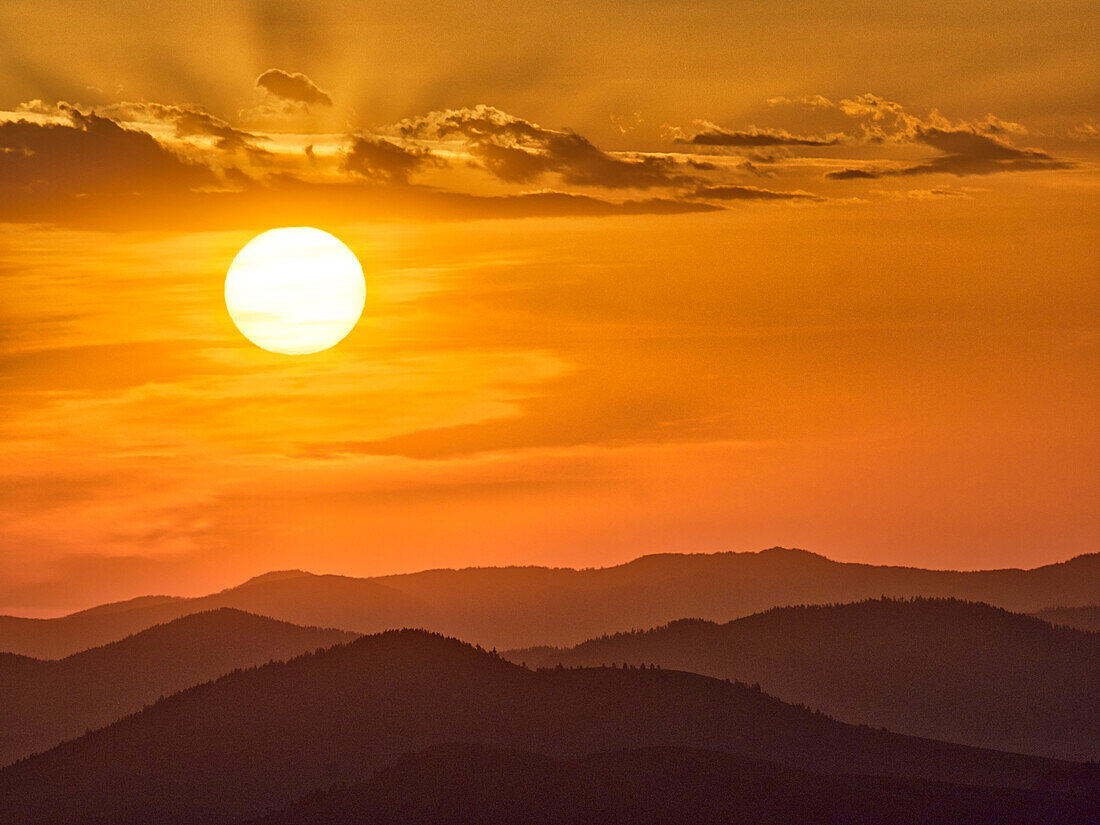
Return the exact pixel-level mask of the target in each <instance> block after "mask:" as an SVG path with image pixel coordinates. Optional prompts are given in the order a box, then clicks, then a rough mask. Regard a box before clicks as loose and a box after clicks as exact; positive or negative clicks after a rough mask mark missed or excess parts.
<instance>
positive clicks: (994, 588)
mask: <svg viewBox="0 0 1100 825" xmlns="http://www.w3.org/2000/svg"><path fill="white" fill-rule="evenodd" d="M878 596H892V597H898V598H908V597H912V596H938V597H953V598H961V599H969V600H973V601H982V602H986V603H988V604H993V605H997V606H1000V607H1004V608H1006V609H1009V610H1015V611H1019V612H1031V611H1035V610H1039V609H1042V608H1045V607H1049V606H1051V605H1057V604H1064V605H1074V604H1096V603H1097V602H1100V554H1092V555H1088V556H1078V557H1077V558H1075V559H1071V560H1070V561H1067V562H1063V563H1061V564H1052V565H1047V566H1046V567H1038V568H1036V569H1034V570H987V571H979V572H950V571H939V570H921V569H917V568H909V567H875V566H872V565H866V564H843V563H839V562H834V561H830V560H829V559H826V558H824V557H823V556H818V555H814V554H813V553H807V552H805V551H802V550H784V549H781V548H773V549H771V550H764V551H761V552H759V553H715V554H709V555H708V554H695V555H672V554H666V555H655V556H643V557H642V558H639V559H636V560H635V561H632V562H630V563H628V564H623V565H619V566H617V567H606V568H598V569H588V570H570V569H566V568H553V569H551V568H545V567H487V568H468V569H465V570H428V571H424V572H421V573H412V574H408V575H401V576H384V577H381V578H376V579H354V578H348V577H344V576H315V575H312V574H308V573H302V572H301V571H284V572H279V573H270V574H267V575H265V576H260V577H257V578H256V579H252V580H250V581H248V582H246V583H245V584H243V585H241V586H239V587H234V588H231V589H229V590H225V591H222V592H221V593H216V594H214V595H211V596H204V597H202V598H197V599H174V600H170V601H163V600H158V601H154V602H153V603H148V604H145V603H141V602H140V600H138V601H135V602H130V603H124V607H122V608H119V609H112V610H109V611H104V609H101V608H96V609H94V610H92V611H85V612H83V613H78V614H73V615H71V616H63V617H60V618H56V619H24V618H13V617H0V650H7V651H11V652H13V653H22V654H25V655H30V656H39V657H45V658H50V657H56V656H63V655H67V654H69V653H72V652H74V651H77V650H83V649H84V648H87V647H90V646H92V645H97V644H104V643H105V642H108V641H111V640H113V639H117V638H121V637H122V636H125V635H126V634H128V633H133V632H136V631H138V630H141V629H143V628H144V627H148V626H150V625H152V624H155V623H157V622H164V621H169V620H171V619H173V618H177V617H178V616H182V615H185V614H187V613H193V612H196V611H199V610H209V609H211V608H215V607H236V608H239V609H241V610H247V611H249V612H251V613H259V614H261V615H264V616H272V617H274V618H277V619H283V620H285V621H290V622H295V623H297V624H312V625H320V626H325V627H341V628H344V629H345V630H353V631H356V632H359V633H374V632H378V631H381V630H386V629H389V628H393V627H405V626H408V627H426V628H428V629H430V630H435V631H439V632H442V633H446V634H449V635H454V636H457V637H459V638H463V639H468V640H471V641H474V642H478V643H480V644H483V645H485V646H486V647H501V648H505V647H511V648H515V647H528V646H530V645H534V644H555V645H564V644H576V643H578V642H581V641H583V640H584V639H586V638H590V637H592V636H595V635H598V634H600V633H606V632H607V631H609V630H625V629H627V628H630V627H653V626H655V625H659V624H662V623H664V622H669V621H672V620H674V619H678V618H682V617H684V616H698V617H700V618H704V619H712V620H717V621H728V620H729V619H732V618H736V617H738V616H745V615H748V614H750V613H754V612H757V611H760V610H766V609H768V608H769V607H775V606H781V605H789V604H821V603H828V602H851V601H857V600H859V599H866V598H876V597H878Z"/></svg>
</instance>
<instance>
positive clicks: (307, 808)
mask: <svg viewBox="0 0 1100 825" xmlns="http://www.w3.org/2000/svg"><path fill="white" fill-rule="evenodd" d="M1097 816H1100V805H1098V803H1097V801H1096V799H1095V797H1093V796H1091V795H1090V794H1088V793H1086V792H1083V791H1078V792H1076V793H1073V792H1070V793H1065V792H1058V791H1049V790H1019V789H1002V788H976V787H969V786H965V785H945V784H941V783H936V782H924V781H920V780H904V779H891V778H883V777H862V776H822V775H819V774H811V773H805V772H803V771H797V770H794V769H792V768H785V767H782V766H780V765H775V764H773V763H769V762H760V761H757V760H753V759H746V758H745V757H741V756H734V755H732V754H725V753H715V752H713V751H701V750H692V749H687V748H643V749H637V750H629V751H619V752H615V753H603V754H596V755H593V756H587V757H583V758H580V759H571V760H557V759H551V758H550V757H547V756H540V755H537V754H531V753H524V752H520V751H510V750H502V749H499V748H492V747H489V746H485V745H469V744H447V745H438V746H435V747H432V748H428V749H426V750H424V751H420V752H418V753H413V754H408V755H406V756H404V757H402V758H401V759H400V760H399V761H398V762H397V764H396V765H393V766H391V767H388V768H384V769H382V770H380V771H378V772H377V773H376V774H375V775H374V776H372V777H371V778H370V779H369V780H367V781H365V782H362V783H358V784H355V785H352V786H349V787H346V788H339V789H335V790H332V791H330V792H328V793H322V792H317V793H314V794H311V795H309V796H307V797H306V798H304V799H302V800H299V801H298V802H296V803H295V804H293V805H290V806H288V807H286V808H284V809H282V810H280V811H278V812H276V813H272V814H270V815H268V816H265V817H262V818H261V819H258V820H255V821H254V822H252V823H250V825H361V823H364V822H369V823H371V825H446V823H459V822H461V823H470V822H477V823H479V825H514V823H520V822H522V823H524V824H525V825H674V824H675V823H683V824H684V825H729V823H741V822H744V823H750V822H751V823H754V825H791V823H815V825H858V823H867V825H1051V823H1055V822H1057V823H1059V825H1077V824H1079V825H1085V824H1086V823H1094V822H1095V821H1096V819H1095V818H1096V817H1097Z"/></svg>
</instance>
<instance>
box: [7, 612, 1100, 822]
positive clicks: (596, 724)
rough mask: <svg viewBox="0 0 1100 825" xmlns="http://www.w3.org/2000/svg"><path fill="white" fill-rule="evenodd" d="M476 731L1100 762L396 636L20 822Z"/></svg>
mask: <svg viewBox="0 0 1100 825" xmlns="http://www.w3.org/2000/svg"><path fill="white" fill-rule="evenodd" d="M444 742H474V743H481V744H490V745H495V746H500V747H507V748H515V749H519V750H526V751H531V752H535V753H541V754H545V755H549V756H554V757H557V758H576V757H579V756H584V755H588V754H592V753H597V752H601V751H605V750H608V749H627V748H637V747H649V746H673V747H693V748H701V749H706V750H715V751H721V752H728V753H734V754H738V755H741V756H745V757H748V758H751V759H764V760H767V761H775V762H780V763H783V764H786V765H788V766H791V767H795V768H798V769H801V770H810V771H814V772H822V773H855V774H875V775H895V776H900V777H905V778H911V779H926V780H927V779H930V780H936V781H948V782H960V783H964V784H976V785H988V786H1005V787H1022V788H1029V787H1036V786H1038V785H1042V784H1047V785H1055V786H1057V785H1059V783H1063V782H1064V779H1063V775H1065V774H1066V773H1067V772H1070V773H1074V772H1078V773H1079V772H1082V771H1083V772H1084V774H1085V775H1084V776H1076V775H1075V776H1074V778H1073V781H1074V782H1075V783H1076V784H1080V783H1081V782H1086V783H1087V784H1088V786H1089V787H1090V788H1092V787H1093V786H1094V785H1095V784H1096V783H1097V782H1098V776H1100V768H1097V767H1096V766H1091V767H1090V766H1076V765H1073V764H1071V763H1065V762H1057V761H1055V760H1046V759H1041V758H1038V757H1029V756H1020V755H1017V754H1006V753H1000V752H997V751H986V750H979V749H975V748H967V747H964V746H961V745H953V744H948V743H943V742H935V741H932V740H925V739H915V738H911V737H905V736H900V735H898V734H893V733H888V732H886V731H881V730H875V729H871V728H866V727H856V726H851V725H845V724H842V723H840V722H837V721H834V720H832V719H830V718H828V717H826V716H824V715H820V714H815V713H812V712H810V711H809V710H806V709H803V708H798V707H795V706H792V705H787V704H784V703H782V702H780V701H779V700H777V699H774V698H772V697H770V696H768V695H766V694H764V693H761V692H759V691H756V690H753V689H751V688H749V687H747V686H744V685H739V684H732V683H728V682H723V681H719V680H715V679H710V678H707V677H704V676H699V675H697V674H690V673H682V672H676V671H668V670H657V669H650V670H641V669H632V670H623V669H612V668H592V669H579V670H565V669H561V670H543V671H538V672H534V671H530V670H527V669H525V668H521V667H519V666H517V665H514V664H512V663H510V662H507V661H505V660H504V659H501V658H500V657H498V656H496V655H494V654H490V653H486V652H484V651H479V650H475V649H474V648H472V647H470V646H469V645H466V644H463V643H461V642H458V641H456V640H453V639H446V638H444V637H442V636H438V635H434V634H429V633H425V632H423V631H408V630H407V631H392V632H388V633H383V634H380V635H376V636H368V637H365V638H362V639H358V640H356V641H354V642H351V643H349V644H347V645H337V646H335V647H332V648H329V649H328V650H323V651H318V652H316V653H313V654H305V655H303V656H301V657H299V658H297V659H293V660H291V661H290V662H286V663H272V664H268V665H264V666H263V667H260V668H257V669H253V670H246V671H243V672H235V673H232V674H229V675H227V676H224V677H222V678H220V679H218V680H217V681H215V682H211V683H208V684H205V685H200V686H198V687H195V688H191V689H189V690H186V691H183V692H182V693H178V694H175V695H174V696H171V697H169V698H168V699H166V700H164V701H161V702H158V703H156V704H155V705H153V706H152V707H149V708H147V709H145V710H143V711H141V712H140V713H138V714H135V715H133V716H130V717H127V718H125V719H122V720H120V721H119V722H116V723H115V724H113V725H111V726H110V727H107V728H104V729H103V730H100V731H95V732H92V733H90V734H87V735H85V736H83V737H81V738H79V739H76V740H73V741H71V742H67V743H65V744H63V745H60V746H58V747H57V748H54V749H53V750H51V751H49V752H47V753H45V754H41V755H39V756H36V757H32V758H30V759H28V760H24V761H22V762H18V763H16V764H14V765H10V766H8V767H6V768H4V769H2V770H0V821H2V822H5V823H7V825H21V823H34V825H55V824H60V823H64V825H79V823H92V822H111V823H114V825H127V824H128V823H139V822H141V823H147V822H158V823H159V822H172V823H177V825H186V824H187V823H200V822H201V823H217V822H225V821H232V820H235V819H237V818H242V817H247V816H255V815H258V814H260V813H263V812H265V811H270V810H274V809H276V808H278V807H282V806H284V805H286V804H289V803H291V802H292V801H294V800H295V799H297V798H299V797H301V796H302V795H304V794H306V793H309V792H310V791H313V790H316V789H318V788H322V787H325V786H328V785H331V784H332V783H333V782H336V781H348V782H356V781H360V780H363V779H366V778H368V777H369V776H370V775H371V773H372V772H373V771H374V770H376V769H378V768H380V767H384V766H385V765H387V764H392V763H394V762H395V761H396V760H397V759H398V758H399V757H400V756H401V755H402V754H403V753H405V752H406V751H409V750H417V749H421V748H424V747H427V746H430V745H433V744H441V743H444Z"/></svg>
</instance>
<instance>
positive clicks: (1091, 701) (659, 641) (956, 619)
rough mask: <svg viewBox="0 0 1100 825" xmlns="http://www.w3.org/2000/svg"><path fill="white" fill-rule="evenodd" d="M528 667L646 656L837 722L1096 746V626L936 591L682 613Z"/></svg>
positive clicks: (548, 652)
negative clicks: (722, 615) (712, 614)
mask: <svg viewBox="0 0 1100 825" xmlns="http://www.w3.org/2000/svg"><path fill="white" fill-rule="evenodd" d="M504 655H505V656H506V657H507V658H509V659H511V660H513V661H516V662H521V661H525V662H526V663H527V664H528V665H533V666H553V665H556V664H559V663H561V664H565V665H566V666H581V665H600V664H603V663H611V662H618V663H622V662H629V663H631V664H640V663H647V664H649V663H652V664H659V665H661V666H662V667H668V668H676V669H678V670H690V671H694V672H697V673H704V674H707V675H709V676H716V677H719V678H731V679H739V680H741V681H743V682H748V683H754V682H758V683H759V684H760V686H761V687H762V688H763V689H764V690H765V691H767V692H768V693H771V694H772V695H774V696H778V697H779V698H781V699H784V700H785V701H789V702H797V703H804V704H807V705H809V706H810V707H814V708H820V709H821V710H823V711H824V712H826V713H829V714H831V715H833V716H836V717H838V718H840V719H843V720H845V721H848V722H862V723H867V724H870V725H874V726H876V727H877V726H885V727H887V728H889V729H890V730H894V731H899V732H901V733H908V734H912V735H915V736H927V737H931V738H934V739H946V740H949V741H952V742H963V743H965V744H969V745H977V746H981V747H990V748H998V749H1001V750H1011V751H1019V752H1023V753H1036V754H1040V755H1043V756H1054V757H1059V758H1063V759H1096V758H1098V757H1100V634H1095V633H1087V632H1084V631H1079V630H1073V629H1070V628H1062V627H1053V626H1052V625H1050V624H1048V623H1047V622H1044V621H1040V620H1039V619H1036V618H1033V617H1031V616H1022V615H1019V614H1015V613H1009V612H1007V611H1004V610H1001V609H1000V608H995V607H989V606H988V605H984V604H976V603H972V602H961V601H957V600H944V599H917V600H914V601H909V600H892V599H886V600H882V599H878V600H872V601H863V602H858V603H854V604H845V605H825V606H813V607H784V608H775V609H772V610H769V611H767V612H764V613H758V614H756V615H753V616H748V617H746V618H743V619H737V620H735V621H732V622H729V623H728V624H722V625H719V624H715V623H713V622H707V621H702V620H682V621H676V622H673V623H671V624H669V625H665V626H663V627H659V628H656V629H654V630H646V631H640V632H632V633H620V634H616V635H613V636H604V637H601V638H598V639H592V640H590V641H587V642H585V643H583V644H581V645H578V646H577V647H574V648H571V649H565V650H557V649H552V648H535V649H528V650H516V651H509V652H507V653H505V654H504Z"/></svg>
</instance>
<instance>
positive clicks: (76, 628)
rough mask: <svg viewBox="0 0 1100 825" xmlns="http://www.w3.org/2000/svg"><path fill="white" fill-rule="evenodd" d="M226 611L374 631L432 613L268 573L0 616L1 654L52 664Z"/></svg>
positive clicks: (375, 592)
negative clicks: (79, 607) (215, 585)
mask: <svg viewBox="0 0 1100 825" xmlns="http://www.w3.org/2000/svg"><path fill="white" fill-rule="evenodd" d="M222 607H231V608H236V609H238V610H243V611H246V612H248V613H255V614H257V615H261V616H269V617H271V618H275V619H280V620H282V621H285V622H291V623H294V624H299V625H307V626H317V627H339V628H343V629H345V630H351V631H353V632H354V631H355V629H356V628H358V627H365V628H367V629H368V631H370V632H374V631H377V630H380V629H387V628H390V627H401V626H403V625H406V624H416V623H417V622H418V621H420V620H423V619H426V618H427V617H430V616H431V615H432V613H433V612H432V610H431V609H430V608H428V607H427V606H426V605H423V604H421V603H419V602H417V600H416V599H415V598H412V597H409V596H407V595H405V594H403V593H399V592H397V591H396V590H392V589H391V588H388V587H386V586H384V585H381V584H377V583H376V582H374V581H371V580H369V579H355V578H349V577H346V576H314V575H312V574H308V573H301V572H300V571H287V572H284V573H269V574H267V575H264V576H257V577H256V578H253V579H249V580H248V581H247V582H245V583H244V584H241V585H238V586H237V587H233V588H230V589H228V590H223V591H221V592H219V593H213V594H211V595H209V596H202V597H199V598H193V599H184V598H174V597H167V596H148V597H140V598H137V599H131V600H129V601H126V602H118V603H115V604H110V605H100V606H99V607H93V608H91V609H89V610H83V611H81V612H79V613H72V614H70V615H68V616H61V617H58V618H56V619H27V618H22V617H15V616H0V649H4V650H8V651H11V652H14V653H21V654H23V655H27V656H36V657H38V658H45V659H52V658H60V657H62V656H68V655H70V654H72V653H75V652H77V651H80V650H85V649H87V648H89V647H95V646H98V645H103V644H107V643H108V642H112V641H116V640H118V639H121V638H123V637H125V636H128V635H130V634H133V633H137V632H139V631H141V630H144V629H146V628H148V627H152V626H153V625H156V624H162V623H164V622H170V621H172V620H173V619H178V618H180V617H181V616H187V615H190V614H192V613H199V612H203V611H209V610H217V609H219V608H222Z"/></svg>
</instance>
